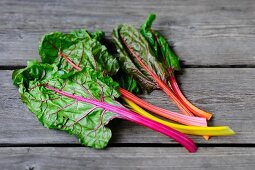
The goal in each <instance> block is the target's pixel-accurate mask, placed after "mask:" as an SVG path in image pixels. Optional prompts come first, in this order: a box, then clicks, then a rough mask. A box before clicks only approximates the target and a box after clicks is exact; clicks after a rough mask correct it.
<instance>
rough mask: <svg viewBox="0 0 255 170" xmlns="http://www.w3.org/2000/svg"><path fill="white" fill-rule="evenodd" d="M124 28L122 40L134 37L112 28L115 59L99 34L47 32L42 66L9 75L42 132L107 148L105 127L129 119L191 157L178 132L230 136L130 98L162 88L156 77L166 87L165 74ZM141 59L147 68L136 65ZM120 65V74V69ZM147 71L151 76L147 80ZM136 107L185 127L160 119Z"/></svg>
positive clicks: (221, 129)
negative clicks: (56, 131) (55, 132)
mask: <svg viewBox="0 0 255 170" xmlns="http://www.w3.org/2000/svg"><path fill="white" fill-rule="evenodd" d="M126 27H127V28H128V30H126V33H127V35H131V37H132V36H133V34H134V35H135V36H134V37H133V38H134V39H132V38H131V39H130V40H128V41H127V39H125V38H122V37H121V36H120V35H121V34H119V32H121V31H124V30H125V29H124V30H121V29H119V28H121V27H118V29H115V31H114V32H113V35H115V36H114V37H113V39H114V41H115V44H116V46H117V49H118V52H119V54H118V55H117V58H116V56H113V55H111V54H109V52H108V51H107V48H106V47H105V46H104V45H102V43H101V40H102V38H103V36H104V33H103V32H102V31H96V32H94V33H89V32H88V31H86V30H84V29H81V30H78V31H72V32H70V33H67V34H64V33H61V32H52V33H47V34H45V35H44V36H43V37H42V40H41V42H40V44H39V54H40V56H41V59H42V62H41V63H39V62H35V61H31V62H28V66H27V67H26V68H24V69H20V70H16V71H15V72H14V73H13V82H14V84H15V85H16V86H18V87H19V92H20V95H21V99H22V100H23V102H24V103H25V104H26V105H27V106H28V108H29V110H31V111H32V112H33V113H34V114H35V115H36V117H37V118H38V120H39V121H40V122H41V123H42V124H43V125H44V126H45V127H47V128H54V129H59V130H64V131H67V132H68V133H70V134H73V135H75V136H77V137H78V138H79V140H80V142H81V143H82V144H83V145H85V146H91V147H94V148H104V147H105V146H106V145H107V143H108V141H109V140H110V138H111V131H110V129H108V128H107V127H105V125H106V124H107V123H108V122H109V121H110V120H112V119H113V118H121V119H125V120H129V121H132V122H135V123H138V124H141V125H143V126H146V127H148V128H151V129H153V130H155V131H158V132H160V133H162V134H165V135H167V136H169V137H171V138H173V139H174V140H176V141H177V142H179V143H181V144H182V145H183V146H185V147H186V148H187V149H188V150H189V151H190V152H194V151H195V150H196V147H195V145H194V143H193V142H192V141H191V140H190V139H189V138H187V137H186V136H184V135H183V134H181V133H180V132H182V133H186V134H191V135H210V136H226V135H233V134H234V132H233V131H232V130H231V129H230V128H229V127H227V126H219V127H205V126H206V119H205V118H199V117H193V116H192V114H189V115H182V114H179V113H176V112H171V111H169V110H166V109H162V108H159V107H156V106H153V105H151V104H149V103H148V102H146V101H144V100H142V99H140V98H138V97H137V96H135V95H134V94H132V93H131V92H140V90H142V91H144V92H150V91H152V90H154V89H156V88H159V87H161V86H159V85H158V82H156V81H155V80H154V78H155V76H158V75H160V76H159V77H160V78H158V80H160V81H159V82H161V84H162V83H166V82H167V81H168V78H169V72H168V71H166V69H165V66H164V65H163V64H162V63H160V62H158V58H157V56H156V55H155V53H154V52H153V49H152V48H151V46H150V45H149V44H148V42H147V41H146V39H145V38H144V37H143V36H141V34H140V33H139V31H137V30H135V29H134V28H132V27H131V26H126ZM129 28H131V29H130V30H131V31H130V30H129ZM124 32H125V31H124ZM135 37H138V40H139V41H137V39H136V38H135ZM133 42H134V44H135V43H136V44H135V45H134V46H132V48H131V49H133V48H135V49H136V52H138V54H139V53H140V52H141V54H139V55H140V56H138V57H136V59H137V60H134V59H133V58H132V57H131V55H134V54H135V53H134V51H132V50H131V52H130V51H129V48H127V49H128V50H126V45H128V43H130V44H132V43H133ZM123 45H125V46H123ZM132 52H133V53H132ZM143 60H145V61H146V62H145V63H146V64H147V65H148V66H149V69H147V70H146V69H144V67H142V66H141V64H142V63H144V61H143ZM119 65H120V66H121V68H122V69H119ZM148 70H149V72H148ZM150 72H152V73H153V74H154V75H153V76H151V74H150ZM112 78H114V80H113V79H112ZM117 82H118V83H119V84H120V86H119V85H118V83H117ZM141 82H142V83H141ZM170 90H171V89H170ZM171 94H172V96H173V98H174V101H175V102H176V103H177V104H178V106H179V108H180V109H181V110H182V111H183V112H185V111H186V110H187V113H188V111H189V110H188V109H187V108H185V105H184V104H183V103H182V102H181V101H180V99H179V97H178V96H176V94H175V92H172V93H171ZM120 98H122V99H123V100H119V99H120ZM117 99H118V101H117ZM119 101H121V102H123V101H124V104H125V106H128V107H129V108H130V109H132V110H133V111H131V110H130V109H128V108H126V107H124V105H122V104H120V102H119ZM138 105H139V106H141V107H143V108H145V109H146V110H149V111H151V112H153V113H156V114H159V115H161V116H164V117H166V118H168V119H171V120H174V121H176V122H179V123H182V124H184V125H180V124H175V123H171V122H168V121H165V120H162V119H159V118H157V117H155V116H153V115H151V114H150V113H148V112H146V111H145V110H143V109H142V108H140V107H139V106H138ZM185 113H186V112H185ZM190 113H191V112H190ZM187 125H189V126H187ZM201 126H202V127H201ZM172 128H173V129H172ZM174 129H175V130H174ZM176 130H178V131H180V132H178V131H176Z"/></svg>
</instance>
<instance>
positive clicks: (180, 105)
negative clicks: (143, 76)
mask: <svg viewBox="0 0 255 170" xmlns="http://www.w3.org/2000/svg"><path fill="white" fill-rule="evenodd" d="M122 41H123V43H124V44H125V46H126V47H127V48H128V49H129V51H130V53H131V54H132V55H133V56H134V57H135V58H136V59H137V61H138V62H139V64H140V65H141V66H142V67H143V68H144V69H145V70H146V71H147V72H148V73H149V74H150V75H151V76H152V78H153V79H154V80H155V81H156V82H157V84H158V86H159V87H160V88H161V89H162V90H163V91H164V92H165V93H166V94H167V95H168V96H169V97H170V98H171V99H172V100H173V101H174V103H175V104H176V105H177V107H178V108H179V109H180V110H181V111H182V112H183V113H184V114H185V115H188V116H193V114H192V113H191V111H190V110H189V109H188V108H186V107H185V106H184V104H183V103H182V102H181V101H180V100H179V99H178V98H177V97H176V96H175V94H174V93H173V91H172V90H171V89H170V88H169V87H168V86H167V85H166V84H165V83H164V82H163V81H162V80H161V79H160V78H159V77H158V76H157V75H156V74H155V73H154V72H153V71H152V70H151V69H150V68H148V66H146V64H144V63H143V61H142V60H141V58H140V57H139V56H138V55H137V54H136V53H135V52H134V51H133V50H132V49H131V48H130V47H129V46H128V45H127V43H126V42H125V40H124V39H122Z"/></svg>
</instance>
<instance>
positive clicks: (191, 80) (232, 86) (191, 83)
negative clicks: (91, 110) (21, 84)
mask: <svg viewBox="0 0 255 170" xmlns="http://www.w3.org/2000/svg"><path fill="white" fill-rule="evenodd" d="M0 77H1V83H0V99H1V100H0V117H1V119H0V144H48V143H50V144H66V143H68V144H74V143H75V144H77V143H78V141H77V140H76V138H75V137H71V136H69V135H67V134H66V133H64V132H60V131H54V130H48V129H45V128H44V127H42V125H41V124H40V123H39V122H38V121H37V120H36V119H35V117H34V116H33V114H32V113H30V112H29V111H28V110H27V109H26V107H25V106H24V105H23V104H22V102H21V100H20V99H19V95H18V90H17V89H16V88H15V87H14V86H13V85H12V82H11V71H8V70H6V71H0ZM179 81H180V82H181V83H182V84H181V87H182V89H183V91H184V93H185V94H186V96H187V97H188V98H189V99H190V100H191V101H192V102H193V103H194V104H196V105H197V106H199V107H200V108H203V109H205V110H208V111H211V112H212V113H214V119H213V120H212V122H211V123H210V124H211V125H229V126H230V127H232V128H233V130H235V131H236V133H237V135H235V136H232V137H214V138H212V139H211V140H210V141H208V142H207V141H204V140H203V139H202V138H201V137H193V139H194V140H195V142H196V143H199V144H201V143H202V144H204V143H207V144H214V143H217V144H230V145H231V144H233V143H234V144H254V141H255V129H254V124H255V119H254V112H255V105H254V103H255V86H254V85H253V84H255V69H254V68H187V69H184V72H183V73H182V75H181V76H180V80H179ZM141 97H143V98H144V99H146V100H147V101H149V102H151V103H153V104H155V105H158V106H160V107H164V108H167V109H171V110H176V108H175V107H173V104H172V103H171V102H169V100H168V97H166V96H165V95H164V94H163V93H162V92H161V91H155V92H153V93H152V94H151V95H143V96H141ZM110 126H111V127H112V131H113V138H112V140H111V143H112V144H127V143H168V144H172V143H175V142H173V141H172V140H171V139H169V138H167V137H165V136H163V135H161V134H159V133H156V132H153V131H151V130H149V129H146V128H144V127H141V126H138V125H135V124H133V123H129V122H126V121H120V120H115V121H113V123H111V124H110Z"/></svg>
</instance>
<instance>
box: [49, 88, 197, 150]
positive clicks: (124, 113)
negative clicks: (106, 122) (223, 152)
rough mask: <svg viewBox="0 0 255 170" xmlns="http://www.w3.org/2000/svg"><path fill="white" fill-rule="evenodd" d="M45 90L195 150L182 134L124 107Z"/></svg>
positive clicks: (60, 91) (56, 90) (57, 90)
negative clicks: (85, 104) (101, 109)
mask: <svg viewBox="0 0 255 170" xmlns="http://www.w3.org/2000/svg"><path fill="white" fill-rule="evenodd" d="M45 87H46V88H48V89H50V90H52V91H54V92H55V93H58V94H60V95H62V96H66V97H68V98H72V99H75V100H77V101H81V102H85V103H90V104H93V105H95V106H97V107H101V108H104V109H106V110H108V111H111V112H114V113H117V114H118V115H119V116H120V117H121V118H123V119H126V120H129V121H132V122H135V123H137V124H140V125H143V126H145V127H148V128H150V129H152V130H154V131H157V132H160V133H162V134H164V135H166V136H168V137H170V138H172V139H174V140H175V141H177V142H179V143H180V144H181V145H183V146H184V147H185V148H186V149H187V150H188V151H189V152H195V151H196V150H197V148H196V145H195V144H194V142H193V141H192V140H191V139H189V138H188V137H187V136H185V135H183V134H182V133H180V132H178V131H176V130H174V129H172V128H169V127H167V126H165V125H162V124H160V123H157V122H155V121H153V120H150V119H148V118H145V117H143V116H141V115H138V114H136V113H135V112H133V111H131V110H128V109H126V108H124V107H119V106H114V105H111V104H107V103H105V102H100V101H97V100H92V99H88V98H84V97H81V96H76V95H73V94H70V93H67V92H64V91H62V90H59V89H56V88H54V87H52V86H49V85H45Z"/></svg>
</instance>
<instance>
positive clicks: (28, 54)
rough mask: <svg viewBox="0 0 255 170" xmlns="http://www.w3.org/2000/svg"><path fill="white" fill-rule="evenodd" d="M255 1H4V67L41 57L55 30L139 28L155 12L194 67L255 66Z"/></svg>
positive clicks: (0, 29)
mask: <svg viewBox="0 0 255 170" xmlns="http://www.w3.org/2000/svg"><path fill="white" fill-rule="evenodd" d="M254 10H255V3H254V1H253V0H243V1H239V0H224V1H217V0H190V1H184V0H182V1H180V0H171V1H169V0H162V1H160V2H156V1H154V0H142V1H136V0H129V1H121V0H108V1H103V0H93V1H89V0H72V1H69V0H63V1H58V0H43V1H42V0H40V1H39V0H37V1H34V0H22V1H20V0H1V1H0V22H1V25H0V58H1V63H0V66H4V65H25V63H26V61H27V60H28V59H35V58H39V56H38V54H37V44H38V41H39V39H40V37H41V36H42V35H43V34H44V33H45V32H49V31H57V30H59V31H70V30H71V29H78V28H84V27H86V28H88V29H89V30H94V29H95V28H102V29H104V30H105V31H106V32H107V34H106V35H107V37H108V38H109V37H110V32H111V31H112V29H113V28H114V26H116V25H118V24H120V23H124V22H125V23H130V24H133V25H135V26H136V27H138V26H139V24H140V23H142V22H143V20H144V19H145V18H146V15H147V14H148V13H149V12H155V13H157V14H158V20H157V21H156V23H155V29H157V30H160V31H161V32H162V33H163V34H164V35H166V37H167V38H168V40H169V41H172V42H174V44H175V49H176V51H177V53H178V54H179V55H180V56H181V58H182V59H183V60H184V61H185V64H188V65H247V64H248V65H254V64H255V60H254V50H253V49H254V46H255V36H254V35H255V13H254Z"/></svg>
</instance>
